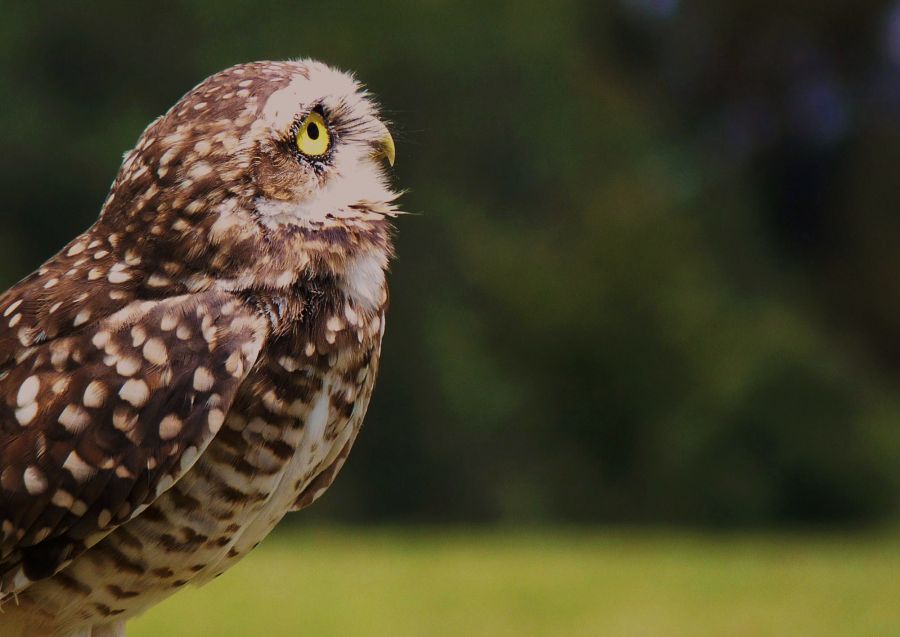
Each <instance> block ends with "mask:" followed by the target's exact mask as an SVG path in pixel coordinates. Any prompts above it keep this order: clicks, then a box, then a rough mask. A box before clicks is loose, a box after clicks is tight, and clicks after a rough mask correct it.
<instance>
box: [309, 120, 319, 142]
mask: <svg viewBox="0 0 900 637" xmlns="http://www.w3.org/2000/svg"><path fill="white" fill-rule="evenodd" d="M306 134H307V135H308V136H309V138H310V139H312V140H316V139H319V127H318V126H316V124H315V123H314V122H310V124H309V125H308V126H307V127H306Z"/></svg>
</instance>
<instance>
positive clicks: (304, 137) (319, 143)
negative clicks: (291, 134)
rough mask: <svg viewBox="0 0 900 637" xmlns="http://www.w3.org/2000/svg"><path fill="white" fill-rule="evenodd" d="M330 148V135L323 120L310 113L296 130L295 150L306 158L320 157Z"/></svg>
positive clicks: (320, 116)
mask: <svg viewBox="0 0 900 637" xmlns="http://www.w3.org/2000/svg"><path fill="white" fill-rule="evenodd" d="M330 147H331V134H330V133H329V132H328V125H327V124H325V118H324V117H322V115H320V114H319V113H316V112H315V111H314V112H312V113H310V114H309V115H308V116H307V117H306V119H305V120H303V123H302V124H300V128H299V129H298V130H297V150H299V151H300V152H301V153H303V154H304V155H306V156H307V157H321V156H322V155H324V154H325V153H327V152H328V149H329V148H330Z"/></svg>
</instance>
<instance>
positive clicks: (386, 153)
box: [372, 124, 397, 167]
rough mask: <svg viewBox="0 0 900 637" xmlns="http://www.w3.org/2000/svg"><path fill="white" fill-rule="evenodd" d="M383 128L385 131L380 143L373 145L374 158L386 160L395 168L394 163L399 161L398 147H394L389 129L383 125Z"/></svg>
mask: <svg viewBox="0 0 900 637" xmlns="http://www.w3.org/2000/svg"><path fill="white" fill-rule="evenodd" d="M381 128H382V129H383V130H382V131H381V136H380V137H379V139H378V141H376V142H375V143H374V144H372V146H373V150H372V158H373V159H385V160H387V163H388V164H390V166H391V167H393V166H394V161H396V159H397V147H396V146H395V145H394V138H393V137H391V132H390V131H389V130H388V129H387V126H385V125H384V124H381Z"/></svg>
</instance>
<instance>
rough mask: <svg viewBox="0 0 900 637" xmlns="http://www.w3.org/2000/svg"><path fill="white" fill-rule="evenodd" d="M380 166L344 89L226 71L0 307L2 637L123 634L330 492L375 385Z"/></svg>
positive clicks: (348, 86) (140, 151) (263, 68)
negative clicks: (86, 225)
mask: <svg viewBox="0 0 900 637" xmlns="http://www.w3.org/2000/svg"><path fill="white" fill-rule="evenodd" d="M323 149H324V150H323ZM393 153H394V147H393V140H391V138H390V135H389V133H388V131H387V128H386V127H385V125H384V124H383V123H382V122H381V120H380V119H379V116H378V112H377V109H376V107H375V106H374V104H373V102H372V100H371V98H370V97H369V96H368V94H367V93H366V92H365V91H364V90H363V89H362V88H361V87H360V86H359V85H358V84H357V83H356V82H355V81H354V80H353V79H352V78H351V77H349V76H347V75H345V74H343V73H340V72H338V71H335V70H333V69H331V68H328V67H326V66H324V65H322V64H319V63H316V62H312V61H300V62H283V63H282V62H262V63H254V64H245V65H240V66H236V67H233V68H231V69H228V70H226V71H223V72H221V73H219V74H216V75H214V76H212V77H210V78H209V79H207V80H206V81H204V82H203V83H202V84H200V85H199V86H197V87H196V88H195V89H194V90H192V91H191V92H189V93H188V94H187V95H186V96H185V97H184V98H182V99H181V100H180V101H179V102H178V103H177V104H176V105H175V106H174V107H173V108H172V109H171V110H170V111H169V112H168V113H166V114H165V115H164V116H162V117H161V118H159V119H158V120H156V121H155V122H153V123H152V124H151V125H150V126H149V127H148V128H147V130H146V131H145V132H144V133H143V135H142V136H141V138H140V139H139V140H138V143H137V146H136V147H135V149H134V150H133V151H131V152H130V153H128V154H127V155H126V157H125V159H124V162H123V164H122V167H121V169H120V171H119V174H118V176H117V178H116V180H115V182H114V184H113V186H112V189H111V191H110V194H109V196H108V198H107V200H106V202H105V204H104V206H103V209H102V211H101V214H100V218H99V219H98V221H97V222H96V223H95V224H94V225H93V226H92V227H91V228H90V229H89V230H87V231H86V232H85V233H84V234H83V235H81V236H79V237H78V238H76V239H75V240H73V241H72V242H71V243H69V244H68V245H67V246H65V247H64V248H63V249H62V250H61V251H60V253H59V254H57V255H56V256H55V257H53V258H52V259H50V260H49V261H48V262H47V263H45V264H44V265H43V266H42V267H41V268H40V269H39V270H38V271H37V272H35V273H33V274H32V275H30V276H28V277H27V278H26V279H24V280H23V281H22V282H20V283H19V284H17V285H16V286H14V287H13V288H12V289H10V290H9V291H7V292H6V293H5V294H3V295H2V296H0V634H2V635H4V636H7V635H9V636H10V637H19V636H21V637H38V636H39V637H74V636H79V637H82V636H94V637H99V636H101V635H102V636H113V635H123V634H124V622H125V620H127V619H128V618H129V617H131V616H133V615H135V614H137V613H140V612H142V611H143V610H145V609H146V608H148V607H149V606H151V605H152V604H154V603H156V602H158V601H159V600H161V599H163V598H165V597H166V596H168V595H170V594H172V593H173V592H174V591H176V590H177V589H178V588H180V587H182V586H184V585H186V584H188V583H203V582H205V581H208V580H209V579H210V578H212V577H215V576H217V575H219V574H221V573H222V572H224V571H225V570H226V569H227V568H228V567H229V566H230V565H231V564H233V563H234V562H235V561H236V560H238V559H239V558H240V557H242V556H243V555H245V554H246V553H247V552H248V551H250V550H251V549H252V548H253V547H254V546H256V544H258V543H259V542H260V541H261V540H262V539H263V538H264V537H265V536H266V535H267V534H268V533H269V532H270V531H271V530H272V528H273V527H274V526H275V525H276V524H277V523H278V521H279V520H280V519H281V518H282V516H283V515H284V514H285V513H286V512H288V511H291V510H297V509H300V508H302V507H304V506H306V505H308V504H310V503H311V502H312V501H313V500H315V499H316V498H317V497H318V496H319V495H321V493H322V492H323V491H324V490H325V489H326V488H327V487H328V486H329V485H330V484H331V482H332V480H333V479H334V477H335V475H336V473H337V472H338V471H339V469H340V467H341V466H342V464H343V463H344V461H345V460H346V457H347V454H348V453H349V451H350V448H351V446H352V445H353V442H354V440H355V438H356V435H357V432H358V431H359V428H360V425H361V423H362V418H363V415H364V413H365V410H366V407H367V405H368V402H369V398H370V397H371V394H372V388H373V385H374V382H375V376H376V373H377V369H378V360H379V355H380V348H381V338H382V335H383V333H384V327H385V321H384V319H385V310H386V306H387V287H386V283H385V268H386V267H387V264H388V261H389V259H390V257H391V254H392V247H391V219H392V218H393V217H394V216H395V215H396V214H397V212H396V209H395V208H394V206H393V205H392V202H393V201H394V199H395V198H396V194H395V193H394V192H393V191H392V189H391V188H390V186H389V184H388V182H387V179H386V177H385V174H384V168H383V165H382V161H381V160H382V159H388V160H389V161H390V162H391V163H392V162H393Z"/></svg>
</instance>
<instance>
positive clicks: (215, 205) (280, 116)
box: [99, 60, 397, 287]
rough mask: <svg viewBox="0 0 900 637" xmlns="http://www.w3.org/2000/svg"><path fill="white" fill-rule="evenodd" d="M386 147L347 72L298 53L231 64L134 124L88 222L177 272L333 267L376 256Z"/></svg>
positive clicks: (384, 224)
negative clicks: (134, 134)
mask: <svg viewBox="0 0 900 637" xmlns="http://www.w3.org/2000/svg"><path fill="white" fill-rule="evenodd" d="M394 153H395V149H394V141H393V139H392V137H391V134H390V132H389V131H388V129H387V127H386V125H385V124H384V123H383V121H382V120H381V119H380V117H379V113H378V109H377V107H376V105H375V103H374V102H373V100H372V98H371V97H370V95H369V94H368V93H367V92H366V91H365V90H364V88H363V87H362V86H361V85H360V84H359V83H358V82H357V81H356V80H355V79H354V78H353V77H351V76H350V75H348V74H345V73H343V72H340V71H337V70H335V69H333V68H330V67H328V66H326V65H324V64H321V63H318V62H314V61H309V60H303V61H291V62H257V63H251V64H241V65H238V66H234V67H232V68H229V69H227V70H225V71H222V72H220V73H217V74H215V75H213V76H211V77H209V78H208V79H206V80H205V81H203V82H202V83H201V84H199V85H198V86H197V87H196V88H194V89H193V90H191V91H190V92H189V93H187V94H186V95H185V96H184V97H183V98H182V99H181V100H179V101H178V103H176V104H175V106H173V107H172V108H171V109H170V110H169V111H168V112H167V113H166V114H165V115H163V116H162V117H160V118H159V119H158V120H156V121H155V122H153V123H152V124H151V125H150V126H149V127H148V128H147V129H146V130H145V131H144V133H143V135H142V136H141V137H140V139H139V140H138V143H137V145H136V147H135V148H134V150H133V151H131V152H130V153H128V154H127V155H126V156H125V159H124V162H123V164H122V167H121V169H120V171H119V174H118V177H117V178H116V181H115V183H114V184H113V188H112V190H111V192H110V195H109V198H108V199H107V202H106V204H105V206H104V210H103V213H102V215H101V219H100V222H99V223H100V224H101V225H104V224H105V225H106V226H107V231H108V232H111V233H113V234H114V235H115V236H116V237H117V238H120V239H121V241H120V242H121V243H123V245H124V244H129V247H130V248H131V249H132V250H133V251H135V252H136V253H138V254H140V255H141V258H143V259H147V258H152V259H153V260H154V261H170V262H175V263H179V264H182V265H184V266H185V267H184V268H183V269H184V270H185V271H187V272H189V273H194V274H197V273H198V272H199V274H206V275H208V276H210V277H217V278H221V277H232V278H239V277H244V278H245V279H246V278H248V277H256V278H260V277H263V278H267V280H268V279H271V278H272V277H277V276H278V275H279V273H280V274H281V275H284V273H285V272H287V271H293V272H297V271H300V270H303V269H304V268H305V269H306V270H310V269H311V270H313V271H319V270H321V271H325V272H338V273H339V271H340V270H341V268H342V267H345V266H346V264H347V263H348V262H349V261H352V260H353V259H354V258H355V257H356V256H358V255H359V254H360V253H361V252H362V251H369V252H372V251H373V250H375V251H377V252H378V253H379V254H383V257H381V261H386V259H387V257H388V255H389V253H390V237H389V234H390V226H389V218H390V217H392V216H393V215H394V214H395V213H396V210H395V208H394V206H393V205H392V202H393V201H394V199H395V198H396V197H397V193H395V192H394V191H393V190H392V189H391V187H390V184H389V179H388V175H387V173H386V169H387V167H388V166H391V165H393V162H394ZM151 253H152V254H151ZM201 278H202V277H195V279H196V280H197V281H199V280H200V279H201ZM288 278H289V277H288ZM268 282H269V283H271V281H268ZM197 285H199V284H196V285H195V286H194V287H197Z"/></svg>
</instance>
